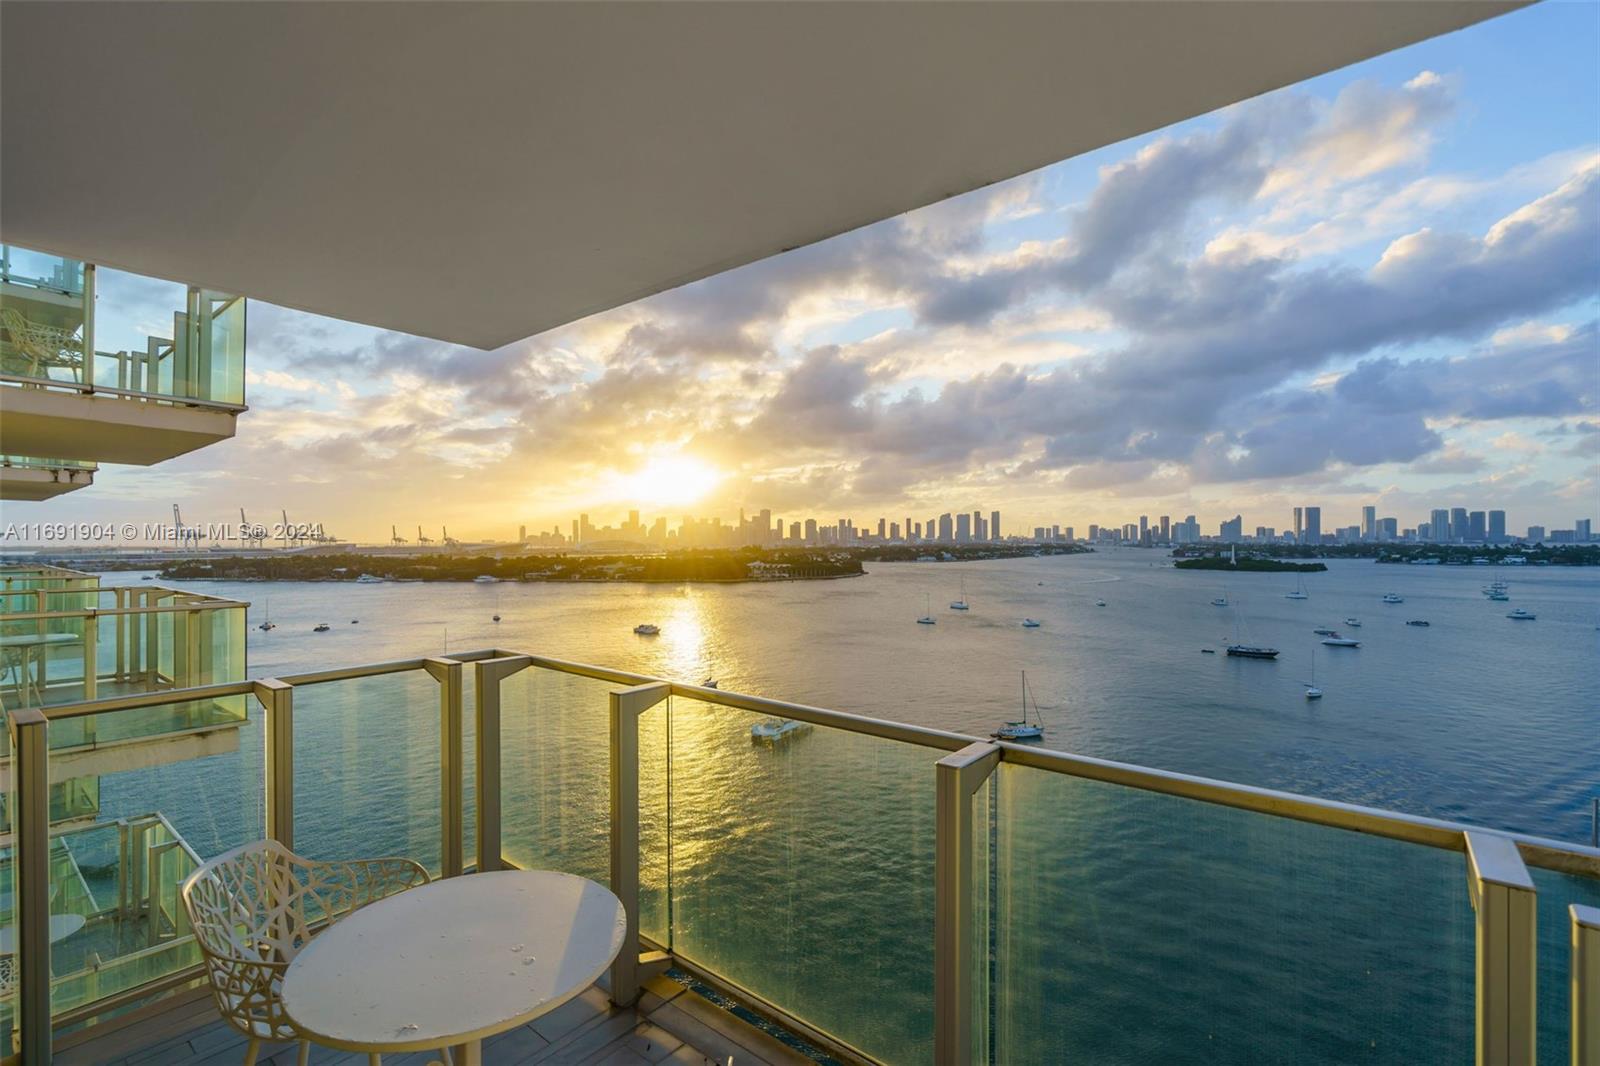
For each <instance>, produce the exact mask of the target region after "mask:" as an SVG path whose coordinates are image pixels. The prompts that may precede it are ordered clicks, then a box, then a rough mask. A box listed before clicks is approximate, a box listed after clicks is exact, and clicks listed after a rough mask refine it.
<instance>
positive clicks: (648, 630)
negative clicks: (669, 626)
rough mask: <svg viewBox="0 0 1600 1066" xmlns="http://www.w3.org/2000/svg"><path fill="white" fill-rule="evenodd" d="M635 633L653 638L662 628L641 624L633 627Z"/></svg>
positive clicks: (645, 623) (646, 623)
mask: <svg viewBox="0 0 1600 1066" xmlns="http://www.w3.org/2000/svg"><path fill="white" fill-rule="evenodd" d="M633 631H634V632H635V633H637V634H639V635H640V636H641V637H653V636H655V635H656V634H657V633H660V632H661V627H660V626H655V625H651V624H650V623H649V622H640V623H639V624H638V625H636V626H634V627H633Z"/></svg>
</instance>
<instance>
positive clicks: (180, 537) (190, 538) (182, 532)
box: [172, 504, 200, 546]
mask: <svg viewBox="0 0 1600 1066" xmlns="http://www.w3.org/2000/svg"><path fill="white" fill-rule="evenodd" d="M172 536H173V539H174V540H176V541H177V542H178V543H179V544H182V543H184V542H185V541H187V542H189V543H190V544H194V545H197V546H198V545H199V543H200V531H199V530H198V529H195V528H193V527H191V528H188V529H185V528H184V525H183V515H182V514H180V513H179V512H178V505H177V504H173V505H172Z"/></svg>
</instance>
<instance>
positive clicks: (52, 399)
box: [0, 245, 246, 499]
mask: <svg viewBox="0 0 1600 1066" xmlns="http://www.w3.org/2000/svg"><path fill="white" fill-rule="evenodd" d="M181 288H182V287H180V286H173V293H172V298H173V301H174V303H175V304H177V306H175V307H173V308H172V309H171V310H170V312H169V313H170V315H171V323H172V325H171V329H170V330H169V331H168V332H169V333H170V335H169V336H158V335H146V334H142V333H139V332H138V331H137V329H135V328H132V327H129V328H124V329H121V330H113V329H112V328H111V324H110V323H107V324H106V328H104V329H100V330H99V331H98V334H97V324H96V267H95V265H94V264H92V263H80V262H78V261H77V260H74V259H67V258H64V257H62V256H55V255H49V254H46V253H43V252H35V251H30V250H28V249H24V248H18V247H16V246H14V245H0V409H3V411H4V419H3V420H0V452H3V453H5V454H6V455H16V456H35V457H37V456H66V457H68V458H70V459H71V460H74V461H76V462H78V463H80V464H81V463H87V462H104V463H132V464H134V465H138V466H148V465H150V464H152V463H159V462H162V461H163V460H166V459H170V458H172V457H173V456H177V455H182V454H184V453H185V452H190V451H194V450H195V449H196V448H203V447H205V446H206V445H208V444H214V443H216V442H217V441H219V440H226V439H227V438H229V437H231V436H233V431H234V421H235V419H236V418H237V416H238V414H239V412H241V411H243V410H244V409H245V406H244V345H245V314H246V311H245V301H244V299H243V298H240V297H235V296H230V295H226V294H223V293H216V292H212V291H210V290H207V289H202V288H199V287H197V286H188V287H187V289H186V290H185V291H183V292H182V293H180V292H179V290H180V289H181ZM113 335H115V336H116V337H117V339H118V341H119V342H120V347H117V348H116V349H115V350H103V349H102V348H101V347H100V346H99V344H97V336H98V337H99V339H100V340H102V341H104V340H107V339H109V338H110V337H111V336H113ZM35 462H36V463H38V462H45V460H37V459H36V460H35ZM10 480H11V478H10V477H9V476H8V478H7V481H8V482H9V481H10ZM57 483H59V482H57ZM20 484H21V482H20V481H19V485H20ZM6 498H7V499H29V498H35V497H27V496H10V495H7V496H6ZM38 498H44V497H38Z"/></svg>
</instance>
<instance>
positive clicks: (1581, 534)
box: [1573, 518, 1594, 544]
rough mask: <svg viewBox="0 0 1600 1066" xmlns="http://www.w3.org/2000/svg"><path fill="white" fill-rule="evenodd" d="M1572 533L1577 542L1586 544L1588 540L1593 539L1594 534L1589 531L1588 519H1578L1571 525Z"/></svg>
mask: <svg viewBox="0 0 1600 1066" xmlns="http://www.w3.org/2000/svg"><path fill="white" fill-rule="evenodd" d="M1573 535H1574V536H1575V537H1576V538H1577V539H1578V543H1580V544H1587V543H1589V541H1591V540H1593V539H1594V536H1593V534H1591V533H1590V525H1589V519H1587V518H1580V519H1578V520H1577V522H1576V523H1575V524H1574V525H1573Z"/></svg>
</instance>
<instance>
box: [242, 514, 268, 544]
mask: <svg viewBox="0 0 1600 1066" xmlns="http://www.w3.org/2000/svg"><path fill="white" fill-rule="evenodd" d="M239 540H240V541H242V542H243V543H244V545H245V547H247V548H259V547H261V546H262V545H263V544H265V543H266V540H267V537H266V530H265V529H257V528H256V527H255V526H252V525H251V524H250V519H248V518H246V517H245V516H244V508H243V507H241V508H239Z"/></svg>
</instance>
